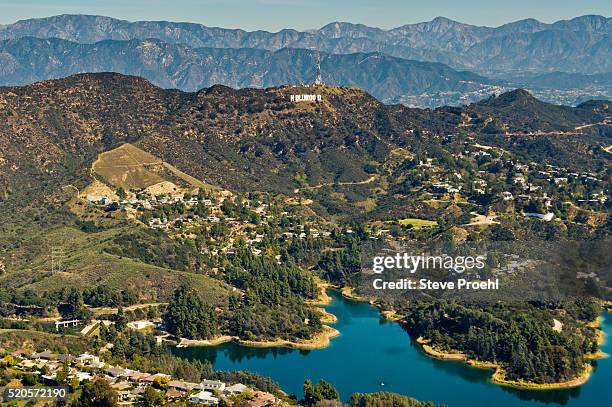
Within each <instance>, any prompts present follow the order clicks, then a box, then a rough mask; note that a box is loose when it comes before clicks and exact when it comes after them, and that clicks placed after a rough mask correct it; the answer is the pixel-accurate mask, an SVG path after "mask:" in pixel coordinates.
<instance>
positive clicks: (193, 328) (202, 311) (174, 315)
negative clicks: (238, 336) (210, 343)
mask: <svg viewBox="0 0 612 407" xmlns="http://www.w3.org/2000/svg"><path fill="white" fill-rule="evenodd" d="M164 322H165V325H166V329H167V330H168V331H169V332H170V333H172V334H174V335H176V336H178V337H181V338H187V339H211V338H213V337H215V336H216V335H218V334H219V320H218V316H217V312H216V311H215V307H214V306H212V305H211V304H207V303H205V302H204V301H202V299H201V298H200V296H199V295H198V294H197V293H196V292H195V290H193V289H192V288H191V287H190V286H189V285H186V284H185V285H182V286H181V287H179V288H178V289H177V290H176V291H175V292H174V295H173V297H172V299H171V300H170V303H169V304H168V308H167V311H166V314H165V315H164Z"/></svg>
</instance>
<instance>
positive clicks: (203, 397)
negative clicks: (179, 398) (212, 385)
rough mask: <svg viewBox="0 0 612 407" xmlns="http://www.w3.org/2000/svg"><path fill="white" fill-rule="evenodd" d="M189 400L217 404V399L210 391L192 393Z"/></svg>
mask: <svg viewBox="0 0 612 407" xmlns="http://www.w3.org/2000/svg"><path fill="white" fill-rule="evenodd" d="M189 400H191V401H192V402H194V403H204V404H218V403H219V399H218V398H217V397H214V396H213V395H212V393H211V392H209V391H206V390H202V391H200V392H199V393H196V394H194V395H192V396H191V397H190V398H189Z"/></svg>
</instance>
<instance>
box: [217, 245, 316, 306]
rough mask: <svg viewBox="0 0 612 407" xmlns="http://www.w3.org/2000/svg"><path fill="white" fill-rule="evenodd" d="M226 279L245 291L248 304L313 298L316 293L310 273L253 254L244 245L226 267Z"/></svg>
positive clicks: (268, 303)
mask: <svg viewBox="0 0 612 407" xmlns="http://www.w3.org/2000/svg"><path fill="white" fill-rule="evenodd" d="M225 278H226V280H227V282H228V283H230V284H231V285H233V286H234V287H238V288H239V289H241V290H244V291H245V293H246V296H245V301H246V302H247V304H257V303H262V304H267V305H279V304H281V303H284V302H285V301H286V300H287V299H289V298H291V297H293V296H297V297H300V298H302V299H314V298H316V297H317V295H318V288H317V285H316V282H315V280H314V277H313V276H312V274H310V273H308V272H305V271H303V270H300V269H299V268H297V267H290V266H287V265H285V264H278V263H276V262H274V261H272V260H271V259H269V258H267V257H265V256H255V255H254V254H253V253H252V252H251V251H250V250H249V249H248V248H247V247H241V248H238V249H237V250H236V254H235V257H234V259H233V261H232V265H231V266H229V267H227V268H226V270H225Z"/></svg>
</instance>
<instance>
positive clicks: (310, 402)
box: [302, 379, 340, 407]
mask: <svg viewBox="0 0 612 407" xmlns="http://www.w3.org/2000/svg"><path fill="white" fill-rule="evenodd" d="M323 400H333V401H339V400H340V394H339V393H338V390H336V388H335V387H334V386H332V385H331V384H329V383H327V382H326V381H325V380H323V379H321V380H319V382H318V383H316V384H314V383H312V381H310V380H306V381H305V382H304V400H303V401H302V404H304V405H305V406H309V407H310V406H314V405H315V404H317V403H319V402H320V401H323Z"/></svg>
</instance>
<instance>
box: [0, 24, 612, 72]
mask: <svg viewBox="0 0 612 407" xmlns="http://www.w3.org/2000/svg"><path fill="white" fill-rule="evenodd" d="M26 36H33V37H38V38H60V39H65V40H69V41H74V42H79V43H95V42H99V41H103V40H132V39H149V38H156V39H159V40H162V41H164V42H166V43H171V44H185V45H188V46H190V47H192V48H202V47H206V48H257V49H265V50H270V51H276V50H279V49H282V48H304V49H317V50H319V51H322V52H326V53H332V54H348V53H356V52H363V53H369V52H382V53H385V54H387V55H391V56H396V57H399V58H404V59H416V60H422V61H431V62H440V63H444V64H447V65H449V66H451V67H453V68H455V69H462V70H463V69H469V70H473V71H475V72H478V73H481V74H491V73H495V74H499V73H508V72H517V71H528V72H552V71H563V72H572V73H573V72H579V73H588V74H594V73H606V72H612V58H610V55H611V54H612V39H611V36H612V19H610V18H606V17H603V16H596V15H588V16H582V17H576V18H574V19H571V20H562V21H557V22H555V23H553V24H545V23H542V22H539V21H537V20H534V19H527V20H520V21H516V22H513V23H509V24H505V25H502V26H500V27H495V28H493V27H479V26H473V25H469V24H462V23H459V22H456V21H452V20H449V19H447V18H443V17H438V18H435V19H433V20H432V21H429V22H424V23H418V24H407V25H403V26H401V27H397V28H394V29H390V30H383V29H380V28H374V27H368V26H365V25H361V24H351V23H345V22H334V23H331V24H328V25H326V26H325V27H322V28H321V29H318V30H310V31H306V32H300V31H296V30H291V29H285V30H281V31H279V32H276V33H270V32H266V31H254V32H247V31H244V30H239V29H224V28H217V27H207V26H204V25H201V24H192V23H173V22H166V21H140V22H129V21H124V20H117V19H113V18H109V17H101V16H89V15H60V16H54V17H49V18H42V19H30V20H23V21H19V22H16V23H14V24H10V25H6V26H1V27H0V39H15V38H20V37H26Z"/></svg>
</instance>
